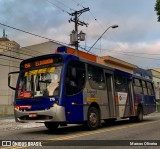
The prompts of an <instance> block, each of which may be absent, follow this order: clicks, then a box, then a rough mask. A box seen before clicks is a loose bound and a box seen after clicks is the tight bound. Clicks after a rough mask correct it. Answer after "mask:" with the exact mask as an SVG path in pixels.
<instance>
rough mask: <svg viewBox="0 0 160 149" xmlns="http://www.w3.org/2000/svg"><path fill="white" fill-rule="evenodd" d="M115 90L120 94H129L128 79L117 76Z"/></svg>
mask: <svg viewBox="0 0 160 149" xmlns="http://www.w3.org/2000/svg"><path fill="white" fill-rule="evenodd" d="M115 89H116V91H118V92H127V89H128V88H127V79H126V78H125V77H123V76H121V75H115Z"/></svg>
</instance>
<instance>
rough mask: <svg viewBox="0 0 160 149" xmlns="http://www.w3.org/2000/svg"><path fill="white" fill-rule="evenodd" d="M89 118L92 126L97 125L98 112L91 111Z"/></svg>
mask: <svg viewBox="0 0 160 149" xmlns="http://www.w3.org/2000/svg"><path fill="white" fill-rule="evenodd" d="M89 120H90V124H91V126H94V125H96V123H97V115H96V113H91V114H90V116H89Z"/></svg>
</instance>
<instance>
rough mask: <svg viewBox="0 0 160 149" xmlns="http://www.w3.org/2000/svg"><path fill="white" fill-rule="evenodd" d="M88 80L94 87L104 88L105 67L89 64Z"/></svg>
mask: <svg viewBox="0 0 160 149" xmlns="http://www.w3.org/2000/svg"><path fill="white" fill-rule="evenodd" d="M87 70H88V81H89V84H90V86H91V88H93V89H98V90H104V89H105V80H104V74H103V69H102V68H99V67H97V66H92V65H88V69H87Z"/></svg>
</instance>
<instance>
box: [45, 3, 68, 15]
mask: <svg viewBox="0 0 160 149" xmlns="http://www.w3.org/2000/svg"><path fill="white" fill-rule="evenodd" d="M46 1H47V2H48V3H50V4H52V5H54V6H55V7H57V8H58V9H60V10H61V11H62V12H66V13H67V14H70V13H69V12H68V11H66V10H64V9H63V8H61V7H59V6H58V5H56V4H55V3H53V2H51V1H49V0H46Z"/></svg>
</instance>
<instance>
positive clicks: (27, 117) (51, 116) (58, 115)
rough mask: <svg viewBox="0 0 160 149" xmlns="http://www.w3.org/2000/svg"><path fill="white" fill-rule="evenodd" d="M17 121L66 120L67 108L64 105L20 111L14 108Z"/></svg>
mask: <svg viewBox="0 0 160 149" xmlns="http://www.w3.org/2000/svg"><path fill="white" fill-rule="evenodd" d="M14 115H15V120H16V122H21V123H25V122H40V123H41V122H42V123H43V122H65V121H66V117H65V108H64V107H62V106H56V107H52V108H50V109H48V110H39V111H19V110H16V109H14Z"/></svg>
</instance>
